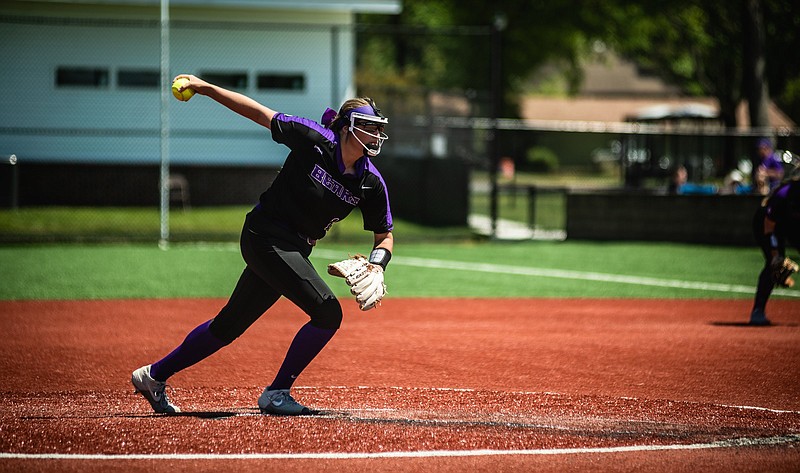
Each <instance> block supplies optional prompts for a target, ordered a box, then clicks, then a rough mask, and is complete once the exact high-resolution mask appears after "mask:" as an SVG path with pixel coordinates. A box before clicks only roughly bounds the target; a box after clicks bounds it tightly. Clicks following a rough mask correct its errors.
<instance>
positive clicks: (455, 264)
mask: <svg viewBox="0 0 800 473" xmlns="http://www.w3.org/2000/svg"><path fill="white" fill-rule="evenodd" d="M314 255H315V256H319V257H322V258H333V259H336V258H341V257H342V254H341V253H340V252H338V251H333V250H322V249H320V250H315V251H314ZM392 264H393V265H400V266H413V267H418V268H429V269H451V270H458V271H476V272H483V273H492V274H513V275H519V276H533V277H545V278H559V279H569V280H573V281H574V280H585V281H597V282H609V283H621V284H634V285H639V286H655V287H671V288H676V289H692V290H699V291H714V292H725V293H737V294H754V293H755V285H753V286H742V285H736V284H719V283H707V282H695V281H681V280H677V279H660V278H650V277H643V276H627V275H621V274H608V273H597V272H591V271H571V270H563V269H546V268H535V267H530V266H512V265H505V264H493V263H473V262H466V261H448V260H440V259H429V258H416V257H413V256H398V257H395V258H392ZM754 277H755V276H754ZM773 294H775V295H781V296H788V297H800V291H789V290H785V289H775V290H774V291H773Z"/></svg>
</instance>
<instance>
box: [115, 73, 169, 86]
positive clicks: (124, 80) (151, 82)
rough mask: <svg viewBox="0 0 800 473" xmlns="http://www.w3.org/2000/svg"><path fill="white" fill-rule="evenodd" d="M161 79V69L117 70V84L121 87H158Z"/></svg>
mask: <svg viewBox="0 0 800 473" xmlns="http://www.w3.org/2000/svg"><path fill="white" fill-rule="evenodd" d="M160 81H161V74H160V73H159V71H155V70H152V69H150V70H148V69H120V70H119V71H117V85H118V86H119V87H146V88H148V89H150V88H158V84H159V82H160Z"/></svg>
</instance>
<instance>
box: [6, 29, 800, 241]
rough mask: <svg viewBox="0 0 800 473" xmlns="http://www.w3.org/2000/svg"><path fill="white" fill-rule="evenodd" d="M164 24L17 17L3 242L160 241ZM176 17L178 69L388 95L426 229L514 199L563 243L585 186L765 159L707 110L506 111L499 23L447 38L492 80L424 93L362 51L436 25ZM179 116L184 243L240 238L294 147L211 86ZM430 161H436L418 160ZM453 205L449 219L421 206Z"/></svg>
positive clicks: (534, 229) (501, 214)
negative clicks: (616, 117) (246, 218)
mask: <svg viewBox="0 0 800 473" xmlns="http://www.w3.org/2000/svg"><path fill="white" fill-rule="evenodd" d="M151 16H152V15H151ZM160 27H161V24H160V23H159V21H158V20H157V19H155V18H152V17H148V15H138V16H137V15H133V16H132V17H131V19H105V18H100V17H98V14H97V13H92V14H91V15H87V16H85V17H75V16H70V17H56V16H53V15H48V16H20V15H16V16H15V15H2V14H0V34H1V35H2V37H3V38H4V40H3V41H2V42H0V57H2V67H3V69H2V71H0V85H1V86H2V90H4V91H7V93H4V94H3V95H2V96H0V158H2V160H0V161H2V162H1V163H0V188H1V189H2V191H1V192H0V239H3V240H6V241H9V240H14V241H18V240H20V239H22V240H25V239H26V238H27V239H32V240H33V239H36V240H41V239H60V238H68V239H76V238H78V239H80V238H91V239H97V238H124V239H143V240H154V239H157V238H159V226H160V218H159V198H160V178H161V177H160V174H159V166H160V163H161V158H162V146H161V144H162V141H161V140H162V136H163V135H162V133H163V131H164V125H163V123H162V121H161V108H160V107H161V102H160V96H161V91H162V87H163V85H162V82H161V77H160V67H159V64H160V58H161V48H160ZM169 28H170V34H169V38H170V47H169V57H170V65H169V77H172V76H174V75H176V74H178V73H183V72H186V73H192V74H196V75H198V76H201V77H204V78H205V79H208V80H210V81H212V82H215V83H218V84H220V85H222V86H225V87H228V88H231V89H233V90H236V91H239V92H242V93H245V94H246V95H248V96H251V97H253V98H254V99H256V100H258V101H260V102H262V103H264V104H267V105H268V106H270V107H271V108H273V109H276V110H279V111H283V112H286V113H291V114H293V115H301V116H307V117H310V118H319V116H320V115H321V113H322V111H323V110H324V109H325V107H328V106H329V107H331V108H338V106H339V105H340V104H341V102H342V101H343V100H344V99H346V98H348V97H351V96H355V95H367V96H371V97H374V98H375V99H376V100H377V102H378V105H379V106H380V108H381V109H382V110H383V111H384V112H385V114H386V115H387V116H389V117H390V120H391V123H390V127H389V130H388V131H389V134H390V139H389V140H388V141H387V142H386V143H385V145H384V148H383V151H382V153H381V156H380V157H379V158H377V160H378V167H379V168H380V169H381V170H382V171H383V170H384V167H385V168H386V169H387V170H389V171H390V174H393V175H392V176H391V177H392V178H393V179H395V178H396V182H397V183H398V184H397V185H395V186H394V187H393V188H392V189H391V191H392V199H393V205H394V204H395V200H396V201H397V203H398V205H397V206H398V208H400V209H401V210H402V212H400V213H399V214H398V215H397V216H398V217H400V218H407V219H409V220H411V221H421V222H422V223H426V224H427V223H431V221H437V219H438V220H440V221H442V222H445V223H447V224H448V225H451V224H453V222H458V221H461V222H462V224H464V225H466V224H467V222H470V223H472V224H473V225H475V226H476V227H479V228H482V229H483V231H486V229H487V228H489V230H488V231H489V232H491V231H492V228H491V222H489V223H488V224H487V219H490V217H492V200H493V199H495V196H496V199H497V203H498V213H497V215H496V217H497V218H499V219H501V220H503V221H508V222H511V223H514V224H516V225H515V226H513V225H512V227H515V228H519V227H521V230H522V231H521V233H520V234H522V235H527V236H526V237H529V236H537V235H539V236H542V235H544V236H546V237H556V238H558V237H563V235H564V233H563V231H564V228H565V221H564V220H565V209H564V207H565V205H566V204H565V200H566V199H565V197H564V196H565V193H566V192H567V191H568V190H570V189H574V188H576V187H578V188H583V189H606V190H607V189H629V190H633V191H637V192H642V191H647V192H666V191H667V189H668V187H669V184H670V177H671V174H672V173H673V171H674V170H675V169H676V168H678V167H683V168H685V169H686V170H687V173H688V177H689V179H690V180H691V181H692V182H695V183H700V184H706V183H707V184H709V185H711V186H717V187H716V188H714V189H715V191H717V192H718V191H720V190H721V189H720V187H721V185H722V184H723V181H724V178H725V177H726V176H727V175H728V173H729V172H730V171H732V170H736V169H738V168H739V166H740V164H741V163H744V162H747V161H750V160H751V158H752V153H751V151H752V142H753V140H755V139H756V137H757V136H759V134H758V133H756V132H730V131H728V130H721V129H719V127H718V126H716V127H714V126H697V123H696V122H692V124H690V125H675V124H674V123H673V124H663V123H662V124H648V125H644V124H635V123H631V124H601V123H591V122H587V123H576V122H573V123H562V122H530V121H525V120H511V119H501V120H494V119H493V118H492V117H490V116H489V115H490V114H491V110H492V108H493V107H492V97H493V94H492V91H491V90H490V87H491V84H492V77H491V70H490V69H491V67H490V66H489V65H490V64H492V61H491V57H490V55H491V53H492V52H491V51H490V50H489V49H488V48H487V46H486V43H487V40H488V38H489V35H490V33H491V30H490V29H489V28H483V29H474V28H473V29H467V30H459V29H450V30H447V31H444V32H442V31H437V32H434V33H435V36H436V38H438V39H441V38H442V37H444V38H445V39H446V40H447V41H449V42H450V43H453V42H454V41H460V42H468V43H470V44H473V45H474V47H468V48H466V49H467V50H469V51H471V52H472V55H471V57H469V58H465V59H464V60H465V61H469V62H470V63H471V64H472V69H473V70H474V73H475V74H478V75H482V76H485V77H483V79H481V80H479V81H477V83H478V84H480V86H479V87H478V88H474V89H469V90H441V89H439V90H434V89H431V88H421V87H419V86H416V87H410V86H408V85H407V84H396V82H397V80H396V77H392V76H391V73H388V72H386V73H384V76H380V74H379V73H375V72H374V71H371V72H370V74H369V76H368V78H367V79H365V78H364V77H358V72H356V70H354V64H356V58H358V57H359V55H363V54H371V53H372V52H373V51H369V50H362V49H361V48H362V47H363V46H362V42H360V41H359V38H360V37H363V35H369V36H370V37H371V38H374V37H376V36H380V35H384V37H385V38H386V41H387V44H391V43H392V42H393V41H394V40H395V39H396V38H397V37H399V35H404V34H413V35H414V37H415V38H416V41H417V42H418V43H419V44H420V45H421V46H420V47H423V46H424V44H425V42H426V41H427V40H429V39H431V37H429V36H425V35H426V34H434V33H430V32H429V33H425V32H424V31H411V32H409V31H403V30H391V31H390V30H387V31H381V30H380V29H377V28H375V27H368V28H365V27H363V26H359V25H356V24H348V23H346V22H345V23H336V24H330V23H320V22H316V23H308V22H305V23H304V22H302V21H291V22H281V23H278V22H263V21H262V22H254V21H240V20H230V19H228V20H225V21H219V20H213V21H211V20H209V19H204V20H202V21H200V20H192V21H190V20H187V19H180V20H173V21H171V22H170V23H169ZM360 35H361V36H360ZM445 50H446V49H445ZM357 79H359V80H357ZM356 86H357V87H356ZM167 117H168V120H167V122H168V123H167V126H168V134H167V136H168V142H169V146H168V150H169V156H168V157H169V164H170V179H169V182H168V184H169V191H170V192H169V200H170V204H171V207H172V212H171V214H170V216H171V218H170V219H169V224H170V230H171V231H170V235H171V238H173V239H207V238H224V239H235V238H236V236H237V235H238V231H239V229H240V225H241V218H242V216H243V213H244V212H245V211H246V209H247V208H248V207H250V206H252V204H253V203H254V202H256V200H257V199H258V196H259V194H260V193H261V192H262V191H263V190H264V189H265V188H266V187H267V186H268V185H269V183H270V182H271V180H272V179H273V178H274V175H275V173H276V172H277V170H278V169H279V167H280V165H281V164H282V162H283V159H284V158H285V155H286V149H285V148H284V147H282V146H280V145H277V144H276V143H274V142H272V140H271V138H270V136H269V132H268V131H266V130H264V129H263V128H261V127H259V126H258V125H256V124H254V123H251V122H250V121H248V120H245V119H243V118H242V117H239V116H237V115H235V114H233V113H230V112H228V111H227V110H224V109H222V108H221V107H220V106H219V105H218V104H216V103H214V102H213V101H211V100H205V99H204V98H199V99H198V98H195V99H192V100H191V101H190V102H188V103H181V102H177V101H171V102H170V103H169V106H168V115H167ZM797 136H798V135H797V131H796V130H782V131H781V132H780V133H779V134H778V135H777V139H778V141H777V143H776V145H777V147H784V148H789V149H791V148H793V147H794V146H796V145H797V144H798V143H797ZM492 139H494V140H496V147H492V146H490V144H491V143H492V142H491V140H492ZM495 149H496V150H497V151H496V153H498V154H499V155H498V156H495V159H490V157H491V156H490V154H492V153H493V151H492V150H495ZM11 155H15V157H16V159H15V163H14V164H12V163H11V161H12V160H11V159H10V156H11ZM413 160H417V161H420V162H422V161H433V162H435V163H436V164H435V165H424V166H422V165H420V166H416V165H414V166H409V165H408V163H409V162H411V161H413ZM495 164H498V167H497V168H495V167H494V166H495ZM751 164H752V163H751ZM409 169H414V171H413V173H409V172H408V170H409ZM404 170H405V172H403V171H404ZM495 171H496V172H495ZM745 171H748V170H747V169H742V172H745ZM565 176H566V177H565ZM454 180H464V181H465V182H464V186H463V188H462V187H461V186H459V185H456V184H454V183H453V181H454ZM422 181H424V183H423V182H422ZM390 183H391V182H390ZM709 188H711V187H709ZM462 189H464V190H463V192H462ZM423 190H424V192H423ZM493 191H496V194H494V195H493ZM462 194H465V196H466V197H465V198H462V197H463V196H462ZM437 205H438V206H439V207H441V208H442V210H441V213H439V214H438V215H437V214H432V215H428V216H426V217H425V218H422V217H421V215H422V214H424V213H426V212H427V211H429V210H430V208H431V207H436V206H437ZM453 209H456V210H453ZM461 210H463V212H462V211H461ZM23 211H24V212H25V213H21V212H23ZM445 213H449V214H455V215H456V218H455V219H453V218H450V219H448V218H442V215H444V214H445ZM462 213H463V218H462ZM20 215H22V217H20ZM487 225H488V226H487ZM526 232H527V233H526Z"/></svg>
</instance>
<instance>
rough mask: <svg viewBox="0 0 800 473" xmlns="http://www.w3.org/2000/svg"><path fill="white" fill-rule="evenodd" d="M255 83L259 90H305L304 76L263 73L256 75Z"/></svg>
mask: <svg viewBox="0 0 800 473" xmlns="http://www.w3.org/2000/svg"><path fill="white" fill-rule="evenodd" d="M257 83H258V88H259V90H261V89H268V90H297V91H302V90H305V89H306V76H305V75H303V74H273V73H263V74H259V75H258V80H257Z"/></svg>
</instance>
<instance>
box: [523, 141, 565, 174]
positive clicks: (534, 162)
mask: <svg viewBox="0 0 800 473" xmlns="http://www.w3.org/2000/svg"><path fill="white" fill-rule="evenodd" d="M525 164H526V166H525V167H526V168H527V170H528V171H530V172H541V173H551V172H555V171H558V156H556V154H555V153H554V152H553V150H551V149H550V148H545V147H544V146H533V147H532V148H529V149H528V152H527V153H526V163H525Z"/></svg>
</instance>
